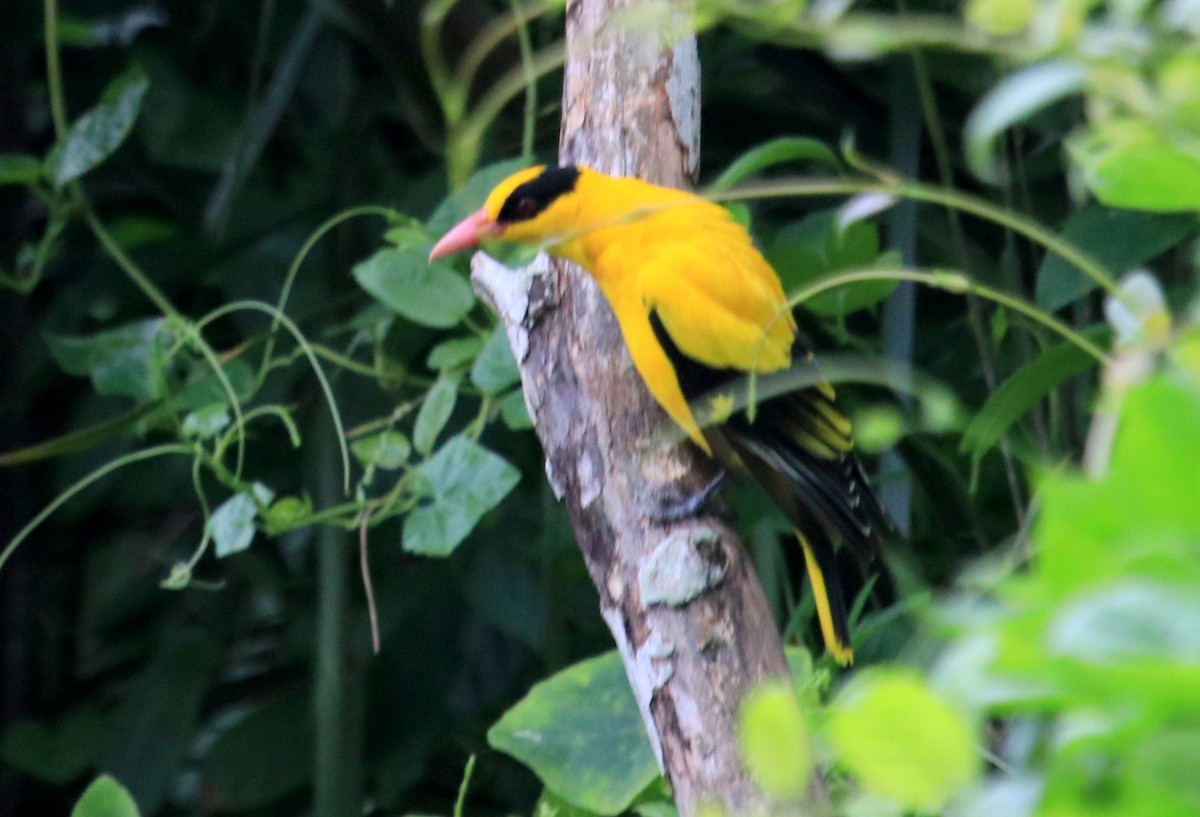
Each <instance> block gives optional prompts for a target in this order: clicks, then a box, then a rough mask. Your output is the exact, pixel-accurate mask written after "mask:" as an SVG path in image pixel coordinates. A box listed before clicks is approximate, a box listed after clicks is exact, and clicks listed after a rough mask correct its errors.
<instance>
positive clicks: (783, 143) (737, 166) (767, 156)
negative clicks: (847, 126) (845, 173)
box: [708, 136, 842, 193]
mask: <svg viewBox="0 0 1200 817" xmlns="http://www.w3.org/2000/svg"><path fill="white" fill-rule="evenodd" d="M802 159H803V160H809V161H814V162H820V163H822V164H825V165H828V166H829V167H832V168H833V169H835V170H840V169H841V167H842V163H841V162H840V161H838V157H837V154H836V153H834V152H833V151H832V150H830V149H829V147H828V146H827V145H826V144H825V143H824V142H820V141H818V140H816V139H812V138H809V137H807V136H781V137H780V138H778V139H772V140H771V141H770V142H764V143H763V144H761V145H758V146H756V147H753V148H751V149H750V150H748V151H746V152H745V153H743V154H742V155H741V156H739V157H738V158H737V159H735V160H734V161H733V164H731V165H730V166H729V167H727V168H725V172H724V173H722V174H721V175H720V176H718V177H717V180H716V181H715V182H713V183H712V184H711V185H709V187H708V192H710V193H716V192H718V191H721V190H727V189H729V188H730V187H733V186H734V185H735V184H737V183H738V182H740V181H742V180H743V179H745V178H747V177H748V176H753V175H754V174H755V173H758V172H760V171H763V170H766V169H767V168H768V167H773V166H774V165H779V164H784V163H786V162H796V161H800V160H802Z"/></svg>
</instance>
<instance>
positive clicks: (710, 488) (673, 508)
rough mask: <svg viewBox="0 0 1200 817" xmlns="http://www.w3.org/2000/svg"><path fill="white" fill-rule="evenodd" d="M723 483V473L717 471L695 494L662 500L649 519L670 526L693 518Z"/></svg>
mask: <svg viewBox="0 0 1200 817" xmlns="http://www.w3.org/2000/svg"><path fill="white" fill-rule="evenodd" d="M724 481H725V471H723V470H722V471H718V472H717V475H716V476H715V477H713V478H712V479H711V480H709V482H708V484H707V485H705V486H704V487H703V488H701V489H700V490H699V491H697V492H696V493H694V494H690V495H685V496H673V497H667V498H664V499H663V501H662V504H661V505H660V506H659V509H658V512H657V513H655V514H654V515H653V516H652V517H651V518H652V519H653V520H654V521H655V522H659V523H661V524H671V523H672V522H680V521H682V520H684V519H688V518H690V517H693V516H695V515H696V514H698V513H700V511H702V510H703V509H704V506H705V505H707V504H708V501H709V500H710V499H712V497H713V494H715V493H716V492H717V489H718V488H720V487H721V483H722V482H724Z"/></svg>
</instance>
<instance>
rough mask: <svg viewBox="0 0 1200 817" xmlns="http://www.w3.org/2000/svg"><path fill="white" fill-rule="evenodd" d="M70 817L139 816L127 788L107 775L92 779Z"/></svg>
mask: <svg viewBox="0 0 1200 817" xmlns="http://www.w3.org/2000/svg"><path fill="white" fill-rule="evenodd" d="M71 817H140V815H139V812H138V807H137V803H135V802H133V797H132V796H131V795H130V794H129V790H128V789H126V788H125V787H124V786H122V785H121V784H120V783H118V782H117V781H116V780H115V779H113V778H112V777H109V776H108V775H106V774H105V775H101V776H100V777H97V778H96V779H95V780H93V781H92V783H91V785H90V786H88V787H87V788H86V789H85V790H84V792H83V795H82V796H81V797H80V798H79V801H78V802H77V803H76V804H75V808H73V809H71Z"/></svg>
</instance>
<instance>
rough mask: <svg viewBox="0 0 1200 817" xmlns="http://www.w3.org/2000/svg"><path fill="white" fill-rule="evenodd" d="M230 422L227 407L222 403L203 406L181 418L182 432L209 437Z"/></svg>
mask: <svg viewBox="0 0 1200 817" xmlns="http://www.w3.org/2000/svg"><path fill="white" fill-rule="evenodd" d="M229 423H230V418H229V408H228V407H227V406H225V405H223V404H217V405H212V406H205V407H204V408H201V409H196V410H195V411H193V412H190V413H189V414H188V415H187V416H186V417H184V418H183V433H184V434H185V435H187V436H189V437H199V438H201V439H205V440H206V439H211V438H212V437H215V436H217V435H218V434H220V433H221V432H222V431H224V430H225V429H226V428H228V426H229Z"/></svg>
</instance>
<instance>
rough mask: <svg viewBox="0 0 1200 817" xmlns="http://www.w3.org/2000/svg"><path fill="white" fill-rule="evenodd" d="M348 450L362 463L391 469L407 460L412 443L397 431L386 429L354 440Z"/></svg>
mask: <svg viewBox="0 0 1200 817" xmlns="http://www.w3.org/2000/svg"><path fill="white" fill-rule="evenodd" d="M350 450H351V451H353V452H354V456H355V457H357V458H358V461H359V462H361V463H362V464H363V465H374V466H375V467H377V468H383V469H385V470H392V469H395V468H399V467H401V466H402V465H404V463H406V462H408V455H409V454H410V453H412V445H410V444H409V442H408V438H407V437H405V436H404V435H403V434H401V433H400V432H399V431H394V430H392V429H388V430H386V431H380V432H379V433H378V434H372V435H371V436H369V437H363V438H362V439H361V440H356V441H355V442H354V444H353V445H351V446H350Z"/></svg>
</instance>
